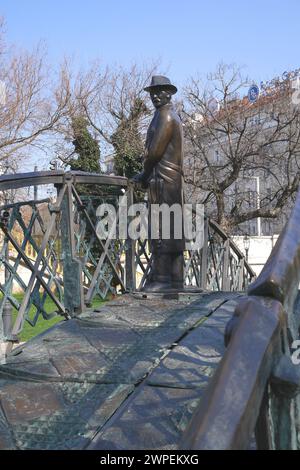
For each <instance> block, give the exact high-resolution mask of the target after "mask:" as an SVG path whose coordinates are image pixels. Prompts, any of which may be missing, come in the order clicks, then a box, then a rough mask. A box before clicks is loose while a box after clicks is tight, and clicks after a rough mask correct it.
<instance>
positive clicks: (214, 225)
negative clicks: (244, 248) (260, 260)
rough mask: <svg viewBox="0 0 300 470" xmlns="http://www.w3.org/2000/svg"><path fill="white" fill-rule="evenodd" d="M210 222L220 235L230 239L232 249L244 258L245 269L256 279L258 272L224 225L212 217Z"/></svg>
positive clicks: (224, 238) (239, 256)
mask: <svg viewBox="0 0 300 470" xmlns="http://www.w3.org/2000/svg"><path fill="white" fill-rule="evenodd" d="M209 224H210V226H211V227H212V228H213V229H214V230H215V231H216V232H217V233H218V235H220V237H221V238H222V239H223V240H224V241H225V240H229V245H230V248H231V249H232V251H234V253H235V254H236V255H237V256H238V258H239V259H244V267H245V269H246V270H247V272H248V274H249V275H250V277H251V278H252V279H256V274H255V272H254V271H253V269H252V268H251V266H250V264H249V263H248V261H247V260H246V258H245V255H244V254H243V253H242V252H241V250H240V249H239V248H238V246H237V245H236V244H235V243H234V241H233V240H232V239H231V238H230V237H229V236H228V235H227V233H226V232H224V230H223V229H222V227H221V226H220V225H219V224H218V223H217V222H215V221H214V220H212V219H209Z"/></svg>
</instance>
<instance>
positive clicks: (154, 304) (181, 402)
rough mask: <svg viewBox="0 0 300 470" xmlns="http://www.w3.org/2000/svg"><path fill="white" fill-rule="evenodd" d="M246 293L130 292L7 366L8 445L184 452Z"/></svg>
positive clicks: (4, 418) (54, 331)
mask: <svg viewBox="0 0 300 470" xmlns="http://www.w3.org/2000/svg"><path fill="white" fill-rule="evenodd" d="M240 296H241V294H239V293H230V292H227V293H222V292H215V293H201V294H197V295H196V294H194V295H190V296H189V295H187V296H181V297H179V299H176V298H173V299H172V298H168V299H164V298H163V297H162V296H159V295H157V296H155V295H153V296H151V295H150V296H148V297H146V298H143V297H142V296H141V295H130V294H126V295H123V296H120V297H118V298H116V299H115V300H113V301H110V302H108V303H106V304H104V305H103V307H101V308H99V309H97V310H95V311H91V310H87V311H86V312H84V313H83V314H81V315H80V317H79V318H76V319H72V320H68V321H64V322H61V323H59V324H57V325H55V326H54V327H52V328H51V329H49V330H47V331H46V332H44V333H42V334H41V335H39V336H37V337H35V338H34V339H32V340H30V341H28V342H27V343H25V344H23V345H21V346H19V347H17V348H16V349H14V350H13V351H12V353H11V354H10V356H9V357H8V358H7V359H6V361H5V363H3V364H1V365H0V449H109V450H111V449H126V450H128V449H175V448H176V447H177V444H178V441H179V439H180V437H181V435H182V432H183V431H184V430H185V429H186V426H187V425H188V423H189V420H190V418H191V415H192V413H193V410H194V409H195V408H196V407H197V405H198V403H199V401H200V399H201V396H202V395H203V392H204V390H205V388H206V386H207V383H208V381H209V380H210V378H211V376H212V375H213V373H214V371H215V369H216V367H217V365H218V363H219V361H220V359H221V358H222V355H223V353H224V350H225V348H224V329H225V326H226V323H227V322H228V321H229V319H230V318H231V316H232V314H233V311H234V308H235V306H236V304H237V302H238V300H239V298H240Z"/></svg>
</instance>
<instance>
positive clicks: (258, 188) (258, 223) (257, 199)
mask: <svg viewBox="0 0 300 470" xmlns="http://www.w3.org/2000/svg"><path fill="white" fill-rule="evenodd" d="M245 178H248V179H253V180H255V181H256V209H257V210H259V209H260V184H259V176H245V175H244V176H243V179H245ZM257 235H258V236H259V237H260V236H261V218H260V217H257Z"/></svg>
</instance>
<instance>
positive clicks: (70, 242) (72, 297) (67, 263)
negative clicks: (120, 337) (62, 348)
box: [60, 174, 84, 316]
mask: <svg viewBox="0 0 300 470" xmlns="http://www.w3.org/2000/svg"><path fill="white" fill-rule="evenodd" d="M69 176H70V177H71V175H68V174H66V182H65V184H66V185H67V188H66V193H65V195H64V198H63V201H62V217H61V222H60V228H61V242H62V260H63V281H64V305H65V309H66V310H67V311H68V313H69V314H70V315H71V316H73V315H76V314H78V313H81V312H82V311H83V310H84V297H83V286H82V265H81V261H80V260H79V259H77V258H76V253H75V237H74V233H75V228H74V217H73V200H72V179H71V178H70V177H69Z"/></svg>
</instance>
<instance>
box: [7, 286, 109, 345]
mask: <svg viewBox="0 0 300 470" xmlns="http://www.w3.org/2000/svg"><path fill="white" fill-rule="evenodd" d="M14 296H15V297H16V298H17V299H18V301H19V302H21V301H22V298H23V294H15V295H14ZM105 301H106V300H102V299H100V298H96V299H94V301H93V304H92V307H93V308H97V307H99V306H100V305H102V304H103V303H104V302H105ZM45 310H46V312H47V313H51V312H53V311H55V310H56V306H55V304H54V302H53V301H52V300H51V299H49V298H48V299H47V300H46V302H45ZM35 311H36V309H35V307H31V308H30V313H29V317H30V318H33V317H34V313H35ZM17 314H18V312H17V310H16V309H15V308H14V309H13V323H14V321H15V319H16V317H17ZM63 320H64V317H62V316H61V315H57V316H55V317H53V318H51V319H50V320H45V319H44V318H43V317H42V315H40V316H39V318H38V321H37V323H36V325H35V326H31V325H30V323H28V321H26V320H25V322H24V326H23V330H22V332H21V333H20V335H19V338H20V341H22V342H23V341H28V340H29V339H30V338H33V337H34V336H37V335H38V334H40V333H42V332H43V331H45V330H48V328H50V327H51V326H53V325H55V324H56V323H59V322H61V321H63Z"/></svg>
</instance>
